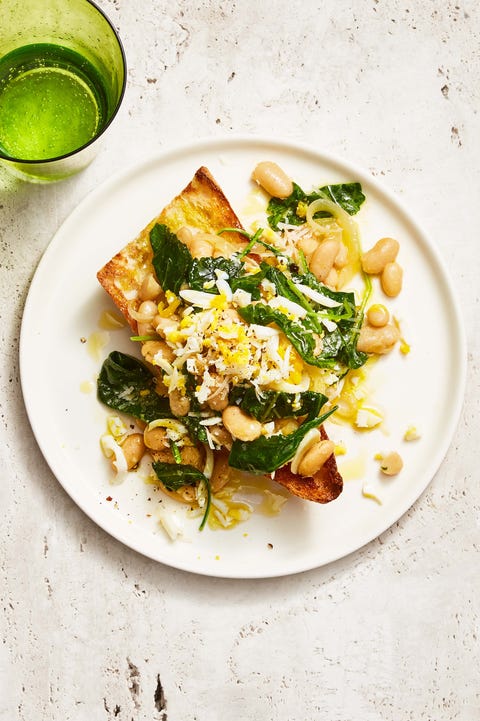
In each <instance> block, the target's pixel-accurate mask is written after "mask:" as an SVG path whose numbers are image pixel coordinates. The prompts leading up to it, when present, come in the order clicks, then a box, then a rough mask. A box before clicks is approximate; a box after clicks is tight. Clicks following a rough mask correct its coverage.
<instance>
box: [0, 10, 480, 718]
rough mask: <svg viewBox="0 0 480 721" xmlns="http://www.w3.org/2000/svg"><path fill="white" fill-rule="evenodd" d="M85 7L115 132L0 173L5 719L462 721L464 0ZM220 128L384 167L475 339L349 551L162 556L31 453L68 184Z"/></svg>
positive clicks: (474, 612) (468, 179) (471, 571)
mask: <svg viewBox="0 0 480 721" xmlns="http://www.w3.org/2000/svg"><path fill="white" fill-rule="evenodd" d="M100 5H101V7H102V8H104V10H105V11H106V12H107V13H108V14H109V16H110V17H111V19H112V20H113V22H114V23H115V25H116V26H117V27H118V29H119V31H120V33H121V36H122V38H123V42H124V45H125V50H126V54H127V58H128V65H129V72H128V89H127V93H126V97H125V102H124V105H123V108H122V110H121V112H120V115H119V117H118V118H117V120H116V122H115V123H114V125H113V126H112V128H111V132H110V133H109V136H108V142H106V144H105V145H104V147H103V149H102V151H101V153H100V155H99V156H98V158H97V159H96V160H95V161H94V163H93V164H92V165H91V166H90V167H89V168H88V169H87V170H86V171H84V172H83V173H82V174H81V175H79V176H77V177H75V178H73V179H70V180H68V181H65V182H63V183H60V184H56V185H53V186H50V187H43V186H33V185H26V184H22V183H17V182H15V181H11V180H10V179H9V177H8V176H6V175H4V174H2V175H0V317H1V326H0V329H1V330H0V339H1V346H2V353H1V357H0V358H1V360H0V387H1V394H0V414H1V424H0V431H1V445H0V464H1V468H2V474H1V483H0V507H1V511H2V523H1V525H0V573H1V576H0V600H1V603H0V607H1V612H2V615H1V620H0V627H1V643H0V718H1V719H2V721H13V720H14V719H18V721H32V720H35V721H84V720H86V719H88V721H155V720H156V721H167V720H168V721H226V720H227V719H228V720H230V719H231V720H234V721H247V720H248V721H251V720H252V721H260V720H261V721H273V720H275V721H279V720H282V721H317V720H322V721H323V720H324V719H325V721H420V720H429V721H430V720H434V721H450V720H451V719H456V720H458V721H477V719H479V718H480V696H479V693H480V683H479V668H480V654H479V640H478V636H479V627H478V622H479V594H480V574H479V557H478V552H479V548H478V547H479V541H480V538H479V535H480V533H479V524H480V518H479V511H480V494H479V490H478V447H479V434H478V425H479V401H480V383H479V360H480V352H479V351H480V344H479V338H480V324H479V308H478V294H479V281H478V276H479V270H480V264H479V260H480V250H479V231H478V229H479V227H480V211H479V193H480V170H479V169H480V143H479V137H480V120H479V109H480V53H479V44H480V10H479V6H478V3H477V2H476V0H468V1H464V0H457V2H452V1H450V0H444V2H436V0H410V2H409V1H408V0H402V1H401V0H356V1H353V0H352V1H351V2H338V0H322V2H320V1H319V0H318V1H314V0H304V1H303V2H298V1H296V0H291V1H290V2H286V1H284V0H277V1H271V2H265V1H264V2H262V1H261V0H260V1H259V0H237V2H219V0H198V2H192V1H187V0H171V1H170V2H161V1H160V0H135V1H134V2H133V1H132V0H100ZM0 9H1V7H0ZM229 133H255V134H263V135H265V134H271V135H275V136H279V137H286V138H292V139H298V140H302V141H305V142H308V143H312V144H314V145H316V146H318V147H319V148H323V149H327V150H329V151H332V152H334V153H336V154H339V155H341V156H344V157H345V158H347V159H350V160H353V161H354V162H356V163H358V164H361V165H363V166H365V167H367V168H369V169H370V170H371V172H372V174H374V175H376V176H381V178H382V180H383V181H384V183H385V184H386V185H387V186H388V187H389V188H390V189H391V190H393V191H394V192H396V193H397V194H398V195H399V196H400V197H401V198H403V200H404V201H405V202H406V203H407V204H408V205H409V207H410V208H411V209H412V210H413V212H414V213H415V214H416V215H417V217H418V218H419V219H420V221H421V222H422V224H423V225H424V227H425V228H426V230H427V231H428V232H429V233H430V235H431V236H432V237H433V239H434V240H435V242H436V243H437V245H438V247H439V248H440V249H441V251H442V253H443V256H444V258H445V259H446V261H447V263H448V266H449V268H450V271H451V275H452V278H453V280H454V282H455V284H456V286H457V287H458V293H459V297H460V299H461V302H462V306H463V309H464V318H465V325H466V329H467V334H468V339H469V375H468V391H467V396H466V399H465V406H464V411H463V414H462V417H461V420H460V424H459V427H458V431H457V433H456V435H455V438H454V440H453V443H452V446H451V448H450V450H449V453H448V456H447V458H446V459H445V462H444V463H443V465H442V466H441V468H440V470H439V472H438V473H437V474H436V476H435V478H434V479H433V481H432V483H431V485H430V486H429V488H428V490H427V491H426V492H425V493H424V495H423V496H422V497H421V498H420V499H419V501H418V502H417V503H416V504H415V506H414V507H413V508H412V509H411V510H410V511H409V512H408V513H407V514H406V515H405V516H404V517H403V518H402V519H401V520H400V522H399V523H397V524H395V526H394V527H393V528H391V529H390V530H389V531H387V532H386V533H384V534H383V536H382V537H381V538H379V539H377V540H376V541H374V542H372V543H371V544H369V546H367V547H366V548H363V549H362V550H360V551H358V552H357V553H355V554H353V555H352V556H350V557H348V558H345V559H343V560H341V561H339V562H337V563H334V564H331V565H330V566H328V567H325V568H321V569H318V570H316V571H311V572H309V573H305V574H302V575H298V576H294V577H289V578H284V579H279V580H267V581H263V582H262V581H255V582H240V581H225V580H211V579H207V578H202V577H196V576H193V575H189V574H186V573H182V572H178V571H174V570H171V569H169V568H165V567H163V566H161V565H158V564H155V563H154V562H151V561H149V560H147V559H145V558H143V557H141V556H139V555H137V554H136V553H134V552H133V551H130V550H129V549H127V548H125V547H123V546H122V545H121V544H119V543H118V542H116V541H115V540H113V539H112V538H110V537H109V536H107V535H106V534H105V533H104V532H103V531H101V530H100V529H99V528H97V527H96V526H95V525H94V524H93V523H92V522H91V521H90V520H89V519H88V518H87V517H86V516H85V515H84V514H83V513H82V512H81V511H80V510H79V509H78V508H77V507H76V506H75V505H74V504H73V502H72V501H71V500H70V498H69V497H68V496H66V494H65V493H64V491H63V490H62V488H61V487H60V485H59V484H58V482H57V481H56V480H55V478H54V477H53V476H52V474H51V472H50V471H49V469H48V467H47V465H46V463H45V461H44V460H43V458H42V456H41V454H40V452H39V450H38V448H37V445H36V443H35V440H34V438H33V436H32V434H31V431H30V428H29V425H28V421H27V419H26V415H25V411H24V406H23V402H22V395H21V389H20V384H19V377H18V338H19V330H20V322H21V317H22V309H23V304H24V301H25V297H26V293H27V290H28V286H29V281H30V279H31V278H32V275H33V273H34V271H35V268H36V265H37V263H38V261H39V259H40V257H41V254H42V252H43V251H44V249H45V248H46V247H47V245H48V242H49V240H50V239H51V237H52V235H53V234H54V232H55V231H56V229H57V228H58V227H59V225H60V223H61V222H62V221H63V220H64V219H65V218H66V217H67V215H68V214H69V213H70V212H71V211H72V210H73V208H74V207H75V206H76V205H77V204H78V203H79V201H80V200H81V199H82V198H83V197H84V196H85V195H86V194H87V193H88V192H89V191H90V190H92V189H94V188H96V187H97V186H98V184H99V183H101V182H102V181H103V180H105V179H107V178H108V177H109V176H110V175H111V174H112V173H114V172H116V171H117V170H120V169H122V168H124V167H125V166H126V165H128V164H132V163H133V162H136V161H138V160H141V159H144V158H145V157H147V156H148V155H149V153H151V152H152V151H156V150H158V149H161V148H166V147H168V146H169V145H172V144H179V143H182V142H184V141H190V140H193V139H195V138H198V137H205V136H220V135H226V134H229ZM59 272H61V269H59ZM52 322H55V319H54V318H53V319H52ZM439 352H440V353H441V352H442V349H439ZM445 382H446V383H447V384H448V382H449V379H448V378H446V379H445ZM406 390H407V391H408V389H406ZM414 403H415V399H414V398H412V404H414Z"/></svg>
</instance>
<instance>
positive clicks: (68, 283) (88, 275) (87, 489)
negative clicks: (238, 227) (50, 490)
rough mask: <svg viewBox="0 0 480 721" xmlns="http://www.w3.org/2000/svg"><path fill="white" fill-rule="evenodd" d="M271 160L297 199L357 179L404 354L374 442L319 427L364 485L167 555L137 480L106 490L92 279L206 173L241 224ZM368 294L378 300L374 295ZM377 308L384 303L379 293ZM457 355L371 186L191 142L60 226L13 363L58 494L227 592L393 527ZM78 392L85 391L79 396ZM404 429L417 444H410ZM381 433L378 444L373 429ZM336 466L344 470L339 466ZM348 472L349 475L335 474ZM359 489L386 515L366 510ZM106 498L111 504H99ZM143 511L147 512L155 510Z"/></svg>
mask: <svg viewBox="0 0 480 721" xmlns="http://www.w3.org/2000/svg"><path fill="white" fill-rule="evenodd" d="M265 159H270V160H274V161H276V162H278V163H279V164H280V165H281V166H282V167H283V168H284V169H285V170H286V171H287V172H288V174H289V175H290V176H291V177H293V178H294V179H295V180H296V181H297V182H298V183H299V184H300V185H301V186H302V187H304V188H305V189H307V190H308V189H310V188H311V187H313V186H318V185H322V184H324V183H335V182H341V181H353V180H356V181H360V182H361V183H362V186H363V189H364V192H365V194H366V196H367V203H366V204H365V206H364V208H363V209H362V211H361V212H360V214H359V215H358V216H357V219H358V221H359V223H360V227H361V231H362V237H363V243H364V247H370V246H371V245H373V243H374V241H376V240H377V239H378V238H379V237H382V236H385V235H391V236H393V237H396V238H398V239H399V240H400V242H401V253H400V258H399V259H400V261H401V263H402V265H403V266H404V268H405V280H404V289H403V291H402V293H401V295H400V296H399V297H398V298H397V299H395V300H394V301H393V302H391V303H390V304H389V305H390V307H391V308H392V309H393V311H394V313H395V315H396V316H397V317H398V318H400V320H401V324H402V330H403V333H404V336H405V338H406V339H407V341H408V342H409V344H410V345H411V353H410V354H409V355H407V356H402V355H401V354H400V353H399V352H398V351H394V352H393V353H392V354H390V355H389V356H388V357H385V358H383V359H381V361H379V362H378V363H377V364H376V365H375V367H374V375H373V376H372V383H373V387H374V394H373V401H374V402H375V405H376V406H377V407H380V408H382V409H384V411H385V418H386V420H385V424H384V430H383V431H380V430H376V431H372V432H368V433H358V432H357V433H354V432H353V431H352V430H351V429H349V428H348V427H346V426H342V425H338V424H330V426H329V433H330V434H331V435H332V436H333V437H334V439H335V440H338V441H340V440H344V441H345V444H346V447H347V450H348V457H347V458H348V459H350V460H351V463H350V470H349V472H348V473H347V475H349V476H351V475H352V465H353V468H354V471H353V475H355V472H356V474H357V475H359V474H361V475H363V478H357V479H352V480H347V481H346V483H345V488H344V491H343V493H342V495H341V496H340V498H339V499H338V500H337V501H335V502H333V503H331V504H328V505H326V506H320V505H317V504H314V503H309V502H304V501H301V500H299V499H297V498H293V497H292V498H291V499H289V500H288V502H287V504H286V505H285V507H284V509H283V511H282V512H281V514H280V515H279V516H276V517H267V516H264V515H260V514H254V515H253V516H252V517H251V519H250V520H249V521H248V522H246V523H244V524H241V525H239V526H237V527H236V528H235V529H233V530H231V531H211V530H210V529H208V528H207V529H205V530H204V531H203V532H202V533H199V532H197V530H196V529H197V526H198V520H193V521H191V522H190V525H189V526H188V529H187V540H182V541H177V542H175V543H172V542H171V541H170V540H169V539H168V538H167V537H166V535H165V533H164V532H163V531H162V530H161V529H160V528H159V527H158V525H157V523H156V521H155V519H154V518H153V517H152V516H151V514H152V507H154V506H155V504H156V503H157V502H158V497H157V496H156V495H155V490H154V489H153V487H151V486H146V485H145V484H144V483H142V482H141V480H140V479H138V477H137V476H136V475H135V474H132V478H131V480H129V481H127V482H126V483H125V484H123V485H121V486H111V485H110V484H109V479H110V472H109V468H108V463H107V461H106V460H105V458H103V456H102V454H101V452H100V448H99V438H100V435H101V434H102V433H103V432H104V429H105V419H106V417H107V415H108V414H109V412H108V410H107V409H105V408H103V407H102V406H101V405H100V404H99V403H98V402H97V400H96V397H95V392H94V391H93V392H90V393H85V392H84V391H85V387H86V385H90V388H93V385H94V384H93V381H94V380H95V378H96V374H97V373H98V371H99V368H100V365H101V360H100V359H98V360H95V359H94V358H93V357H92V355H91V354H90V353H89V352H88V350H87V344H84V343H83V344H82V343H81V341H80V339H81V338H82V337H83V338H86V337H87V338H88V337H89V336H91V334H92V333H93V332H95V331H98V325H97V324H98V320H99V318H100V316H101V314H102V312H103V311H104V310H106V309H109V308H111V307H113V306H112V305H111V303H110V300H109V299H108V298H107V296H106V294H105V292H104V291H103V290H102V289H101V288H100V286H99V285H98V283H97V280H96V271H97V270H98V269H99V268H100V267H101V266H102V265H103V264H104V263H105V262H106V261H107V260H108V259H109V258H110V257H111V256H112V255H114V254H115V253H116V252H117V251H118V250H120V249H121V248H122V247H123V246H124V245H125V244H126V243H127V242H128V241H129V240H131V239H132V238H133V237H135V235H136V234H137V233H138V232H139V231H140V230H141V229H142V228H143V227H144V226H145V225H146V224H147V223H148V222H149V221H150V219H151V218H153V217H154V216H155V215H157V214H158V212H160V210H161V209H162V207H163V206H164V205H165V204H166V203H167V202H169V201H170V200H171V198H172V197H173V196H174V195H176V194H177V193H178V192H179V191H180V190H181V189H182V188H183V187H184V186H185V185H186V184H187V183H188V182H189V180H190V179H191V177H192V176H193V174H194V172H195V171H196V170H197V168H198V167H200V166H201V165H206V166H207V167H208V168H209V169H210V170H211V172H212V173H213V175H214V177H215V178H216V179H217V181H218V183H219V184H220V186H221V187H222V188H223V189H224V191H225V193H226V195H227V197H228V198H229V199H230V201H231V203H232V206H233V208H234V209H235V210H237V212H238V214H239V215H240V217H241V218H242V217H244V216H245V214H244V213H242V209H245V207H246V199H247V196H248V194H249V192H250V191H251V183H250V180H249V178H250V174H251V171H252V169H253V168H254V166H255V164H256V163H257V162H259V161H260V160H265ZM376 287H377V286H376ZM379 297H380V294H379ZM109 335H110V338H109V342H108V345H107V346H106V347H105V349H104V352H103V353H102V359H103V357H105V356H106V355H107V353H108V352H110V350H113V349H119V350H124V351H129V350H130V351H131V345H132V344H131V342H130V341H129V340H128V335H129V334H128V331H127V330H126V329H122V330H119V331H114V332H110V334H109ZM465 356H466V353H465V342H464V336H463V330H462V325H461V321H460V314H459V311H458V307H457V303H456V300H455V296H454V293H453V292H452V288H451V285H450V282H449V280H448V278H447V275H446V272H445V269H444V267H443V264H442V262H441V260H440V258H439V256H438V253H437V250H436V248H435V246H434V245H433V244H432V242H431V241H429V240H428V238H426V236H425V235H424V233H423V232H422V231H421V229H420V228H419V227H418V225H417V224H416V223H415V221H414V220H413V219H412V218H411V216H410V214H409V212H408V210H407V209H405V208H404V207H402V205H401V204H400V203H399V202H398V200H396V199H395V198H394V197H393V196H392V195H391V193H389V192H388V191H386V190H385V189H384V188H383V187H382V186H381V185H380V184H379V183H378V182H377V181H376V180H374V179H373V178H372V177H371V176H370V174H369V173H367V172H365V171H363V170H361V169H359V168H357V167H355V166H353V165H351V164H350V163H346V162H344V161H342V160H339V159H336V158H333V157H331V156H330V155H328V154H326V153H323V152H322V153H320V152H318V151H317V150H315V149H312V148H308V147H305V146H303V145H299V144H294V143H291V142H280V141H271V140H265V139H261V138H233V139H232V138H224V139H216V140H209V141H201V142H198V143H195V144H192V145H190V146H188V147H182V148H179V149H175V150H171V151H169V152H166V153H163V154H162V155H160V156H159V157H155V158H154V159H152V160H150V161H148V162H145V163H143V164H141V165H139V166H138V167H135V168H133V169H130V170H128V171H127V172H124V173H122V174H121V175H119V176H117V177H115V178H113V179H111V180H110V181H108V182H107V183H105V184H104V185H103V186H101V187H100V188H98V189H97V190H95V191H94V192H93V193H91V194H90V195H89V196H88V197H87V198H85V200H84V201H83V202H82V203H81V204H80V205H79V206H78V207H77V208H76V209H75V211H74V212H73V213H72V214H71V216H70V217H69V218H68V219H67V220H66V222H65V223H64V224H63V225H62V227H61V228H60V230H59V231H58V232H57V234H56V235H55V237H54V239H53V240H52V242H51V244H50V246H49V247H48V249H47V251H46V252H45V254H44V256H43V258H42V260H41V262H40V264H39V266H38V269H37V271H36V274H35V277H34V279H33V282H32V284H31V288H30V291H29V295H28V298H27V302H26V306H25V312H24V317H23V323H22V333H21V343H20V361H21V379H22V388H23V393H24V398H25V403H26V407H27V412H28V415H29V419H30V422H31V425H32V429H33V432H34V434H35V436H36V439H37V441H38V444H39V446H40V448H41V450H42V452H43V454H44V456H45V458H46V460H47V462H48V463H49V465H50V467H51V469H52V471H53V473H54V474H55V476H56V477H57V478H58V480H59V481H60V483H61V484H62V486H63V487H64V489H65V490H66V491H67V493H68V494H69V495H70V496H71V497H72V498H73V500H74V501H75V502H76V503H77V504H78V506H80V508H82V509H83V510H84V511H85V513H87V514H88V515H89V516H90V517H91V518H92V519H93V520H94V521H95V522H96V523H97V524H98V525H100V526H101V527H102V528H104V529H105V530H106V531H107V532H108V533H110V534H111V535H112V536H114V537H115V538H117V539H119V540H121V541H122V542H123V543H125V544H127V545H128V546H130V547H131V548H133V549H136V550H137V551H139V552H141V553H143V554H145V555H146V556H149V557H151V558H153V559H156V560H157V561H161V562H162V563H165V564H167V565H170V566H173V567H176V568H181V569H185V570H189V571H194V572H196V573H201V574H206V575H211V576H219V577H232V578H262V577H269V576H280V575H286V574H290V573H295V572H298V571H303V570H307V569H311V568H315V567H318V566H321V565H323V564H325V563H328V562H330V561H333V560H335V559H338V558H341V557H342V556H345V555H346V554H348V553H350V552H352V551H355V550H356V549H358V548H360V547H361V546H363V545H364V544H366V543H367V542H368V541H370V540H372V539H373V538H375V537H376V536H378V535H379V534H380V533H382V532H383V531H384V530H385V529H387V528H388V527H389V526H390V525H391V524H392V523H394V522H395V521H396V520H397V519H398V518H399V517H400V516H401V515H402V514H403V513H405V511H407V510H408V508H409V507H410V506H411V505H412V504H413V503H414V502H415V500H416V499H417V498H418V497H419V496H420V494H421V493H422V491H423V490H424V489H425V487H426V486H427V484H428V483H429V481H430V480H431V479H432V477H433V476H434V474H435V472H436V471H437V469H438V467H439V465H440V463H441V461H442V459H443V457H444V455H445V453H446V452H447V449H448V446H449V443H450V441H451V438H452V435H453V432H454V430H455V426H456V423H457V420H458V416H459V412H460V408H461V403H462V399H463V392H464V379H465ZM82 389H83V390H82ZM411 424H414V425H416V426H417V427H418V428H419V429H420V430H421V439H420V440H417V441H415V442H410V443H406V442H404V441H403V440H402V439H403V434H404V432H405V430H406V428H407V427H408V426H409V425H411ZM385 429H386V430H385ZM390 449H395V450H399V451H400V453H401V455H402V457H403V459H404V464H405V465H404V470H403V471H402V473H401V474H400V475H398V476H396V477H395V478H391V479H386V478H384V479H383V480H382V479H381V478H380V475H379V471H378V462H376V461H375V460H374V459H373V456H374V455H375V453H377V452H382V451H386V450H390ZM338 460H339V464H340V467H341V468H342V462H343V459H342V458H339V459H338ZM344 468H345V466H344ZM364 482H369V483H371V484H372V486H373V487H374V488H375V489H376V490H377V492H378V495H379V496H380V498H381V499H382V501H383V503H382V505H378V504H377V503H375V502H374V501H372V500H367V499H366V498H364V497H363V496H362V487H363V484H364ZM109 496H111V497H112V498H113V500H112V501H107V500H106V498H107V497H109ZM152 497H153V500H148V499H149V498H152Z"/></svg>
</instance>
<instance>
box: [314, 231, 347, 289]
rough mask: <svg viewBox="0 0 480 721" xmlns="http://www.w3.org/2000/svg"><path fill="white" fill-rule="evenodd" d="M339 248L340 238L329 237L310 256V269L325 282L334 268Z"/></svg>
mask: <svg viewBox="0 0 480 721" xmlns="http://www.w3.org/2000/svg"><path fill="white" fill-rule="evenodd" d="M339 249H340V243H339V242H338V240H334V239H333V238H327V240H324V241H323V242H322V243H320V245H319V246H318V248H317V249H316V251H315V252H314V254H313V255H312V257H311V258H310V262H309V267H310V270H311V271H312V273H313V274H314V275H315V276H316V277H317V278H318V280H319V281H321V282H323V281H325V279H326V278H327V277H328V274H329V273H330V271H331V270H332V268H333V264H334V262H335V258H336V257H337V255H338V251H339Z"/></svg>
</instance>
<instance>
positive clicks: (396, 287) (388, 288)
mask: <svg viewBox="0 0 480 721" xmlns="http://www.w3.org/2000/svg"><path fill="white" fill-rule="evenodd" d="M380 283H381V286H382V290H383V292H384V293H385V295H388V297H389V298H395V297H396V296H397V295H398V294H399V293H400V291H401V290H402V283H403V269H402V266H401V265H399V264H398V263H396V262H395V261H393V262H392V263H387V264H386V266H385V268H384V269H383V271H382V275H381V276H380Z"/></svg>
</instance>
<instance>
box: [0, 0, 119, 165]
mask: <svg viewBox="0 0 480 721" xmlns="http://www.w3.org/2000/svg"><path fill="white" fill-rule="evenodd" d="M86 2H87V3H88V4H89V5H92V7H93V8H95V10H97V12H99V13H100V15H102V16H103V17H104V19H105V20H106V22H107V24H108V25H109V26H110V29H111V31H112V32H113V35H114V37H115V39H116V41H117V44H118V47H119V50H120V55H121V58H122V67H123V81H122V87H121V90H120V94H119V96H118V100H117V102H116V104H115V108H114V109H113V112H112V114H111V116H110V118H109V120H108V122H107V123H105V125H104V126H103V127H102V129H101V131H100V132H99V133H98V134H96V135H94V137H93V138H91V139H90V140H89V141H88V143H85V144H84V145H80V147H78V148H75V150H70V152H68V153H64V154H63V155H56V156H55V157H53V158H45V159H44V160H25V159H24V158H15V157H13V156H12V155H7V154H6V153H4V152H3V151H2V149H1V148H0V160H7V161H9V162H10V163H21V164H22V165H32V166H35V165H44V164H46V163H56V162H58V161H59V160H65V159H66V158H71V157H72V156H73V155H77V153H80V152H81V151H82V150H85V149H86V148H88V147H89V146H90V145H92V144H93V143H95V142H96V141H97V140H98V139H99V138H101V137H102V135H103V134H104V132H105V131H106V130H107V128H109V127H110V125H111V124H112V122H113V120H114V119H115V117H116V115H117V113H118V111H119V110H120V106H121V104H122V100H123V98H124V95H125V90H126V87H127V57H126V55H125V50H124V47H123V43H122V41H121V39H120V35H119V34H118V32H117V30H116V28H115V27H114V26H113V23H112V21H111V20H110V18H109V17H108V15H107V14H106V13H105V12H104V10H102V8H101V7H99V6H98V5H97V3H96V2H94V1H93V0H86Z"/></svg>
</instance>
